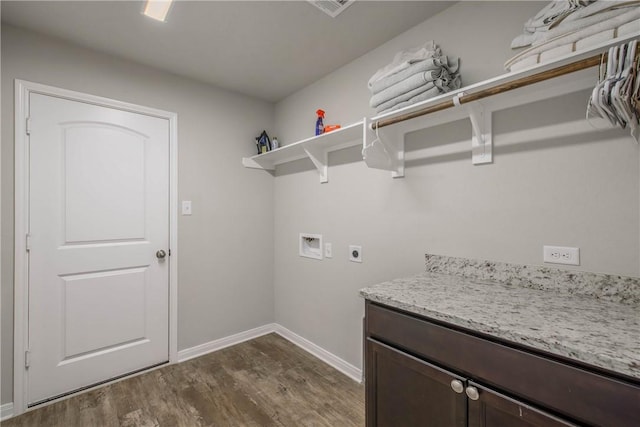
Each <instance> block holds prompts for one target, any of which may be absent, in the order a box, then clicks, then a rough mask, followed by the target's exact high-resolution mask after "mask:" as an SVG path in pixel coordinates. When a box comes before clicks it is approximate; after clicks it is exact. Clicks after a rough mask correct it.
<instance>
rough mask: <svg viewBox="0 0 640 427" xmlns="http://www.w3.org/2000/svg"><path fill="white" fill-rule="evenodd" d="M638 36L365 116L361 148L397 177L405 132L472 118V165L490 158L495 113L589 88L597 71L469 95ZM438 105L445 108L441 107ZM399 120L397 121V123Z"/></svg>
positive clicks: (372, 162) (367, 160)
mask: <svg viewBox="0 0 640 427" xmlns="http://www.w3.org/2000/svg"><path fill="white" fill-rule="evenodd" d="M638 37H640V33H636V34H632V35H629V36H625V37H619V38H616V39H613V40H610V41H608V42H606V43H602V44H600V45H597V46H594V47H592V48H590V49H587V50H583V51H580V52H575V53H573V54H571V55H569V56H566V57H563V58H560V59H558V60H556V61H552V62H548V63H544V64H538V65H536V66H533V67H530V68H526V69H523V70H520V71H515V72H511V73H506V74H503V75H500V76H497V77H494V78H492V79H488V80H485V81H482V82H479V83H476V84H473V85H469V86H466V87H464V88H461V89H459V90H456V91H452V92H448V93H446V94H442V95H440V96H437V97H434V98H431V99H428V100H426V101H423V102H420V103H416V104H414V105H411V106H408V107H405V108H402V109H399V110H396V111H392V112H389V113H385V114H381V115H378V116H375V117H373V118H370V119H365V131H364V141H363V150H362V153H363V158H364V161H365V163H366V164H367V166H369V167H371V168H375V169H383V170H388V171H391V175H392V176H393V177H394V178H397V177H402V176H404V137H405V135H406V134H407V133H410V132H415V131H418V130H422V129H428V128H430V127H433V126H437V125H441V124H444V123H450V122H454V121H457V120H461V119H464V118H469V119H470V120H471V127H472V135H471V159H472V163H473V164H474V165H479V164H485V163H491V162H492V161H493V156H492V145H493V135H492V127H491V125H492V120H491V119H492V114H493V112H495V111H499V110H505V109H508V108H513V107H516V106H519V105H524V104H530V103H533V102H536V101H541V100H543V99H549V98H554V97H558V96H562V95H567V94H570V93H574V92H578V91H581V90H586V89H591V88H593V86H594V84H595V82H596V80H597V72H596V71H595V69H594V68H593V67H591V68H586V69H582V70H577V71H572V72H570V73H569V74H565V75H560V76H557V77H553V78H550V79H547V80H544V81H540V82H537V83H533V84H531V85H528V86H524V87H519V88H514V89H511V88H508V89H507V90H506V91H502V92H500V93H496V94H491V95H490V96H487V97H484V98H482V100H481V101H480V100H474V101H471V102H466V103H465V98H467V99H473V98H474V94H478V93H480V92H483V91H484V92H491V91H492V90H493V89H494V88H497V87H499V86H509V85H510V84H511V83H514V82H516V81H520V80H524V79H528V78H533V77H534V76H535V75H538V74H540V73H543V72H549V71H552V70H556V69H559V68H560V67H564V66H570V64H575V63H578V62H579V61H583V60H586V59H588V58H591V57H593V56H594V55H599V54H600V53H603V52H606V51H607V50H608V48H609V47H611V46H615V45H619V44H622V43H626V42H628V41H631V40H634V39H637V38H638ZM514 86H515V84H514ZM496 92H497V91H496ZM446 103H450V105H449V106H447V105H444V106H443V104H446ZM440 106H443V108H442V109H440V110H438V108H439V107H440ZM430 108H431V109H434V110H436V111H434V112H429V113H426V114H421V111H422V110H428V109H430ZM585 108H586V102H585ZM395 121H397V123H394V122H395ZM385 122H386V123H388V124H385V125H384V127H380V128H378V129H376V126H375V125H376V124H377V123H381V124H382V123H385Z"/></svg>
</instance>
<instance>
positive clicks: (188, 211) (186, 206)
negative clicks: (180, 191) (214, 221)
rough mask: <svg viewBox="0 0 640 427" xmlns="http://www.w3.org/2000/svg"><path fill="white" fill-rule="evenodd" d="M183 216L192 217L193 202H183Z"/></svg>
mask: <svg viewBox="0 0 640 427" xmlns="http://www.w3.org/2000/svg"><path fill="white" fill-rule="evenodd" d="M182 215H191V200H183V201H182Z"/></svg>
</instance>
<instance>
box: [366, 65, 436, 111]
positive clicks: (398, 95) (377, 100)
mask: <svg viewBox="0 0 640 427" xmlns="http://www.w3.org/2000/svg"><path fill="white" fill-rule="evenodd" d="M421 74H422V73H421ZM416 77H417V78H416V79H411V82H410V84H411V85H410V86H405V87H403V88H401V89H398V90H397V91H394V92H389V91H388V90H387V91H383V92H382V93H379V94H377V95H373V96H372V97H371V99H370V100H369V106H370V107H372V108H376V107H378V106H379V105H381V104H384V103H385V102H389V101H396V103H397V102H402V101H407V100H409V99H411V98H413V97H414V96H416V95H419V94H421V93H422V92H424V91H426V90H428V89H431V88H432V87H436V83H435V81H433V80H432V81H430V82H425V81H424V80H423V79H422V76H421V75H420V74H416ZM438 86H440V87H441V86H442V84H439V85H438ZM392 88H393V87H392ZM392 88H390V89H392Z"/></svg>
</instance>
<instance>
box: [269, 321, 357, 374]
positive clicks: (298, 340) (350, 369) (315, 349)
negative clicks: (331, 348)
mask: <svg viewBox="0 0 640 427" xmlns="http://www.w3.org/2000/svg"><path fill="white" fill-rule="evenodd" d="M275 332H276V333H277V334H278V335H280V336H282V337H283V338H285V339H287V340H289V341H291V342H292V343H293V344H295V345H297V346H298V347H300V348H301V349H303V350H305V351H307V352H309V353H311V354H312V355H313V356H315V357H317V358H318V359H320V360H322V361H323V362H325V363H326V364H328V365H329V366H331V367H333V368H335V369H337V370H338V371H340V372H342V373H343V374H345V375H346V376H348V377H349V378H351V379H352V380H354V381H356V382H358V383H362V370H361V369H358V368H356V367H355V366H353V365H352V364H350V363H348V362H346V361H345V360H343V359H341V358H339V357H338V356H336V355H335V354H333V353H330V352H328V351H327V350H325V349H324V348H322V347H320V346H318V345H316V344H314V343H312V342H311V341H309V340H308V339H306V338H302V337H301V336H300V335H298V334H296V333H294V332H291V331H290V330H289V329H287V328H285V327H284V326H282V325H278V324H277V323H276V324H275Z"/></svg>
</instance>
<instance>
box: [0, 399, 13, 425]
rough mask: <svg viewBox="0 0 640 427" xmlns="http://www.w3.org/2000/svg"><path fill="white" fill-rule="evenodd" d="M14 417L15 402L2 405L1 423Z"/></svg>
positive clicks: (0, 412) (0, 410) (0, 409)
mask: <svg viewBox="0 0 640 427" xmlns="http://www.w3.org/2000/svg"><path fill="white" fill-rule="evenodd" d="M11 417H13V402H9V403H5V404H4V405H0V421H4V420H8V419H9V418H11Z"/></svg>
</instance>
